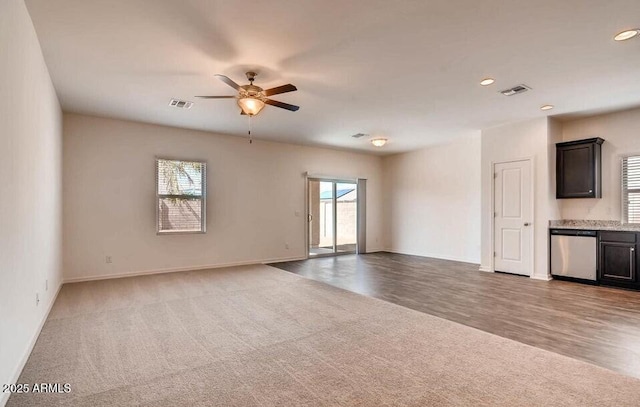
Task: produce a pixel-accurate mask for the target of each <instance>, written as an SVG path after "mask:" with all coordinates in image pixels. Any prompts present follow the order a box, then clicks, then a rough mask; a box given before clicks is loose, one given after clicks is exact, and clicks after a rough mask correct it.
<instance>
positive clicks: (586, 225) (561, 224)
mask: <svg viewBox="0 0 640 407" xmlns="http://www.w3.org/2000/svg"><path fill="white" fill-rule="evenodd" d="M549 228H550V229H585V230H619V231H625V232H640V224H623V223H621V222H618V221H615V220H569V219H563V220H551V221H549Z"/></svg>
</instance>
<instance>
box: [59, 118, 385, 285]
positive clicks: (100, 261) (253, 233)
mask: <svg viewBox="0 0 640 407" xmlns="http://www.w3.org/2000/svg"><path fill="white" fill-rule="evenodd" d="M155 156H169V157H173V158H184V159H202V160H206V161H207V163H208V166H207V179H208V190H207V193H208V202H207V204H208V205H207V223H208V225H207V233H206V234H202V235H197V234H187V235H177V236H176V235H174V236H166V235H165V236H156V233H155V172H154V171H155V169H154V157H155ZM381 171H382V160H381V158H379V157H376V156H371V155H363V154H355V153H348V152H344V151H337V150H330V149H321V148H312V147H303V146H295V145H289V144H279V143H270V142H263V141H260V140H255V141H254V143H253V144H249V143H248V142H247V140H246V139H243V138H240V137H231V136H221V135H215V134H211V133H205V132H198V131H190V130H184V129H177V128H170V127H162V126H154V125H147V124H141V123H135V122H127V121H120V120H111V119H105V118H96V117H88V116H82V115H75V114H65V116H64V177H63V179H64V196H65V200H64V237H65V245H64V270H65V278H66V279H70V280H73V279H88V278H96V277H105V276H110V275H118V274H126V273H139V272H147V271H158V270H166V269H171V270H172V269H189V268H194V267H206V266H220V265H227V264H238V263H250V262H263V261H275V260H283V259H291V258H302V257H304V256H305V255H306V250H307V248H306V247H305V240H306V239H305V235H304V231H305V222H306V215H305V214H306V209H305V177H304V173H305V172H309V173H312V174H326V175H331V176H335V177H343V178H349V179H355V178H366V179H368V182H367V194H368V197H367V205H368V207H367V215H368V219H367V246H368V251H376V250H378V249H380V248H381V244H380V243H381V238H382V221H381V217H382V206H381V200H382V199H381V195H382V185H381V183H382V181H381V174H382V173H381ZM114 201H117V202H119V203H120V205H122V207H120V208H119V207H114V205H113V202H114ZM286 245H288V246H289V248H288V249H287V248H286ZM106 256H111V257H112V263H111V264H107V263H106V262H105V257H106Z"/></svg>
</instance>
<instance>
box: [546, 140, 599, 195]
mask: <svg viewBox="0 0 640 407" xmlns="http://www.w3.org/2000/svg"><path fill="white" fill-rule="evenodd" d="M602 143H604V140H603V139H601V138H599V137H598V138H590V139H586V140H577V141H569V142H566V143H558V144H556V198H557V199H564V198H602V188H601V184H602V163H601V161H602Z"/></svg>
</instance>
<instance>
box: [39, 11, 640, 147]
mask: <svg viewBox="0 0 640 407" xmlns="http://www.w3.org/2000/svg"><path fill="white" fill-rule="evenodd" d="M26 3H27V6H28V9H29V12H30V13H31V17H32V19H33V22H34V25H35V27H36V31H37V33H38V37H39V39H40V42H41V45H42V49H43V52H44V55H45V59H46V61H47V65H48V67H49V70H50V73H51V76H52V79H53V82H54V85H55V87H56V90H57V92H58V95H59V97H60V100H61V103H62V106H63V109H64V110H65V111H69V112H78V113H86V114H93V115H99V116H107V117H117V118H123V119H130V120H137V121H143V122H149V123H157V124H164V125H170V126H177V127H185V128H191V129H201V130H209V131H213V132H216V133H226V134H233V135H245V134H246V132H247V128H248V119H247V117H245V116H242V117H241V116H240V115H239V110H238V108H237V106H236V105H235V102H234V101H233V100H198V99H195V98H194V97H193V96H194V95H201V94H205V95H206V94H221V95H232V94H234V91H233V89H231V88H229V87H228V86H226V85H225V84H224V83H222V82H220V81H219V80H217V79H216V78H214V77H213V74H214V73H222V74H225V75H228V76H229V77H231V78H232V79H234V80H235V81H236V82H239V83H241V84H244V83H245V80H244V72H245V71H247V70H249V69H252V70H256V71H257V72H258V73H259V76H258V77H257V79H256V84H257V85H259V86H262V87H264V88H269V87H272V86H277V85H281V84H284V83H293V84H294V85H296V86H297V87H298V89H299V91H298V92H294V93H288V94H283V95H278V96H274V97H273V98H274V99H276V100H281V101H283V102H287V103H292V104H297V105H300V106H301V109H300V110H299V111H298V112H296V113H292V112H288V111H285V110H281V109H277V108H274V107H271V106H267V107H266V108H265V110H264V111H263V112H262V113H261V114H260V115H259V116H256V117H255V118H254V119H253V134H254V136H255V137H256V138H259V139H260V138H262V139H271V140H277V141H285V142H293V143H302V144H313V145H326V146H333V147H339V148H347V149H359V150H365V151H376V152H379V153H380V152H382V153H390V152H399V151H407V150H411V149H415V148H418V147H422V146H427V145H430V144H435V143H442V142H445V141H446V140H448V139H451V138H455V137H460V136H462V135H466V134H471V133H472V132H474V131H477V130H479V129H483V128H487V127H491V126H495V125H499V124H502V123H507V122H513V121H519V120H525V119H530V118H535V117H540V116H543V115H545V114H553V115H558V114H569V113H574V112H583V111H603V110H611V109H619V108H626V107H631V106H636V105H638V104H640V74H639V71H638V66H640V38H636V39H633V40H630V41H627V42H621V43H617V42H614V41H613V40H612V37H613V35H615V34H616V33H617V32H619V31H621V30H623V29H627V28H634V27H638V26H640V1H638V0H560V1H558V0H527V1H523V0H502V1H497V0H482V1H477V0H430V1H424V0H415V1H409V0H407V1H390V0H349V1H344V0H313V1H311V0H306V1H295V0H290V1H285V0H263V1H256V0H243V1H227V0H219V1H212V0H112V1H103V0H55V1H52V0H27V1H26ZM486 76H491V77H494V78H495V79H496V83H495V84H494V85H493V86H489V87H486V88H485V87H481V86H479V84H478V82H479V81H480V80H481V79H482V78H484V77H486ZM520 83H524V84H527V85H529V86H530V87H532V88H533V90H532V91H530V92H528V93H525V94H522V95H517V96H513V97H505V96H502V95H501V94H499V93H498V91H499V90H501V89H505V88H509V87H511V86H514V85H517V84H520ZM171 98H180V99H186V100H190V101H194V102H195V106H194V107H193V108H192V109H191V110H179V109H175V108H170V107H169V106H168V102H169V99H171ZM546 103H550V104H553V105H555V106H556V108H555V109H554V110H552V111H551V112H547V113H545V112H542V111H540V110H539V107H540V106H541V105H542V104H546ZM356 133H367V134H370V135H371V136H372V137H374V136H382V137H386V138H388V139H389V144H388V145H387V146H385V147H384V148H383V149H381V150H376V149H375V148H374V147H372V146H371V145H370V144H369V142H368V140H367V139H366V138H362V139H353V138H351V137H350V136H351V135H353V134H356Z"/></svg>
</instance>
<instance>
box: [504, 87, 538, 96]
mask: <svg viewBox="0 0 640 407" xmlns="http://www.w3.org/2000/svg"><path fill="white" fill-rule="evenodd" d="M528 90H531V88H530V87H528V86H527V85H518V86H514V87H513V88H511V89H505V90H502V91H500V93H502V94H503V95H505V96H513V95H517V94H518V93H524V92H526V91H528Z"/></svg>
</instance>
